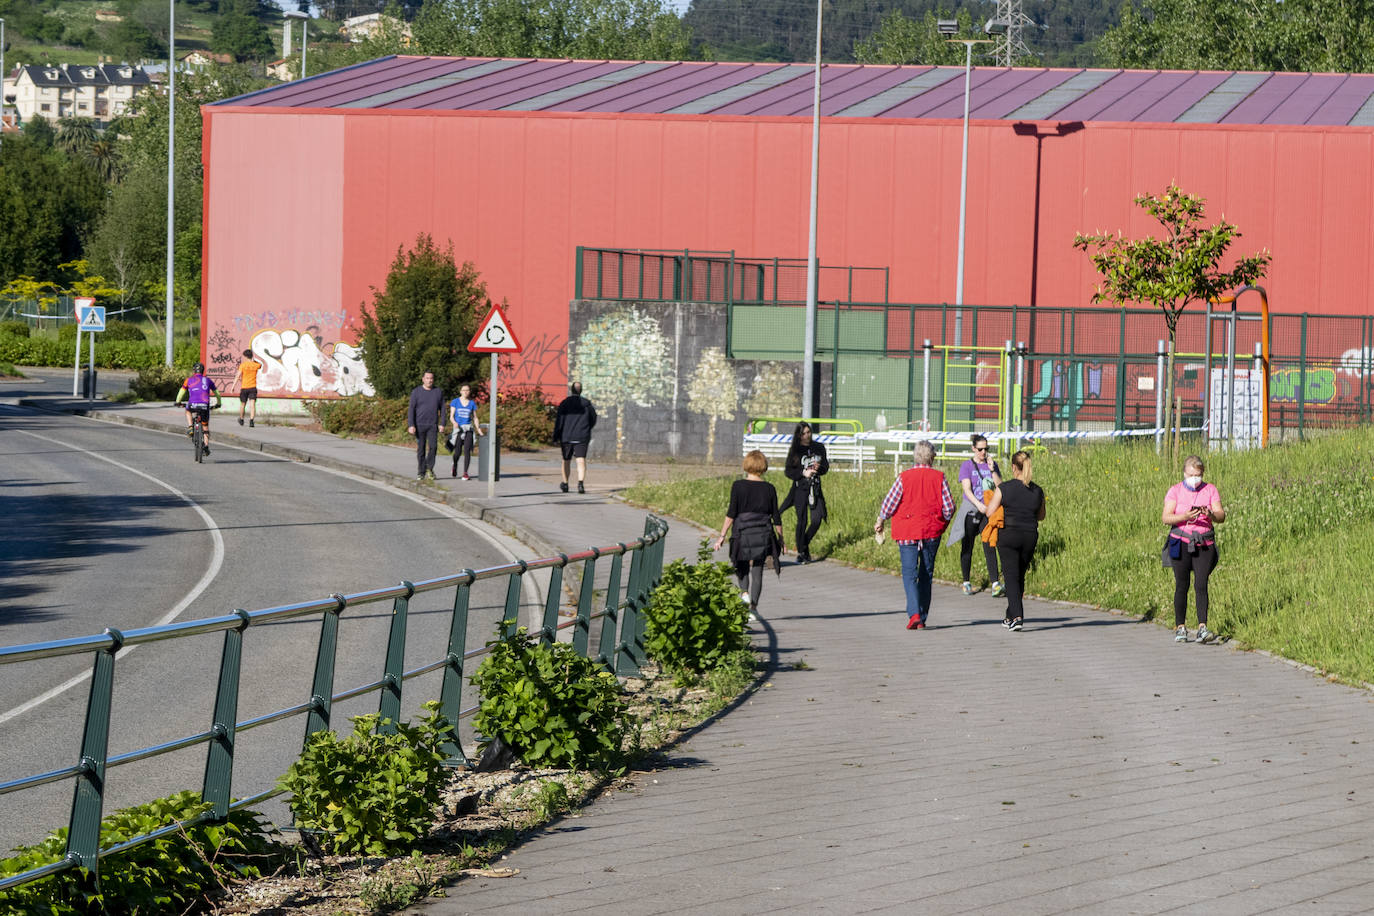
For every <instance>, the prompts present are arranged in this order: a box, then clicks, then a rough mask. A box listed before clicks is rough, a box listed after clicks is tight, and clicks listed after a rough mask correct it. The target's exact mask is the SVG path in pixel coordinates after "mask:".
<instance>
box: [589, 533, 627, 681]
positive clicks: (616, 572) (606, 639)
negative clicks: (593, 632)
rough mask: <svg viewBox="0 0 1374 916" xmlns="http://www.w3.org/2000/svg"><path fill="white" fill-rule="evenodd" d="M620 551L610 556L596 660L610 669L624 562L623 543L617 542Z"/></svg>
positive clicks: (613, 653) (613, 663)
mask: <svg viewBox="0 0 1374 916" xmlns="http://www.w3.org/2000/svg"><path fill="white" fill-rule="evenodd" d="M616 546H617V547H619V548H620V553H618V554H616V555H615V556H613V557H612V558H611V574H610V577H609V578H608V579H607V580H606V609H605V616H604V617H602V619H601V639H600V640H599V641H598V648H597V652H596V660H597V661H598V662H600V663H601V664H603V665H605V666H606V667H607V668H608V669H610V670H611V671H614V670H616V657H615V654H616V638H615V637H616V631H617V630H618V629H619V628H620V618H621V613H620V574H621V570H622V569H623V568H624V564H625V545H624V544H617V545H616Z"/></svg>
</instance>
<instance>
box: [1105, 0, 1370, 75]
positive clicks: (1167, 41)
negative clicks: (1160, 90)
mask: <svg viewBox="0 0 1374 916" xmlns="http://www.w3.org/2000/svg"><path fill="white" fill-rule="evenodd" d="M1098 51H1099V61H1100V62H1101V63H1102V64H1103V65H1105V66H1110V67H1129V68H1148V69H1171V70H1259V71H1264V70H1284V71H1297V72H1314V73H1351V72H1368V71H1370V70H1371V69H1374V0H1286V2H1283V3H1276V2H1272V0H1142V2H1141V3H1140V5H1139V6H1137V5H1136V3H1135V2H1133V0H1126V3H1125V4H1124V5H1123V6H1122V8H1121V18H1120V22H1119V23H1118V24H1117V25H1116V26H1115V27H1113V28H1111V29H1109V30H1107V32H1106V33H1105V34H1104V35H1103V36H1102V39H1101V41H1100V42H1099V45H1098Z"/></svg>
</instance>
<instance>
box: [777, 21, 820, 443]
mask: <svg viewBox="0 0 1374 916" xmlns="http://www.w3.org/2000/svg"><path fill="white" fill-rule="evenodd" d="M820 157H821V0H816V80H815V89H814V91H813V93H812V99H811V228H810V232H809V233H808V236H807V244H806V333H805V341H804V343H803V345H802V405H801V414H802V416H804V417H805V416H810V413H809V412H810V410H811V405H812V403H813V399H814V397H815V381H814V379H812V377H811V375H812V370H813V368H814V366H815V363H816V281H817V279H818V278H817V276H816V273H817V266H816V198H817V197H818V192H819V190H820ZM775 280H776V278H775Z"/></svg>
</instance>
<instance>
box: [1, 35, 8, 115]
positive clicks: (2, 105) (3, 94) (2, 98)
mask: <svg viewBox="0 0 1374 916" xmlns="http://www.w3.org/2000/svg"><path fill="white" fill-rule="evenodd" d="M7 76H9V74H8V73H7V72H5V20H4V19H3V18H0V134H3V133H4V132H5V77H7Z"/></svg>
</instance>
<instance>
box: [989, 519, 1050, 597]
mask: <svg viewBox="0 0 1374 916" xmlns="http://www.w3.org/2000/svg"><path fill="white" fill-rule="evenodd" d="M1038 540H1040V531H1039V529H1037V528H1003V529H1002V530H1001V531H1000V532H999V533H998V535H997V555H998V556H999V557H1001V558H1002V587H1003V588H1005V589H1006V590H1007V619H1008V620H1015V619H1016V618H1017V617H1020V616H1022V614H1023V610H1022V605H1021V599H1022V598H1023V597H1024V596H1025V594H1026V567H1028V566H1030V561H1031V554H1033V553H1035V542H1036V541H1038Z"/></svg>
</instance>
